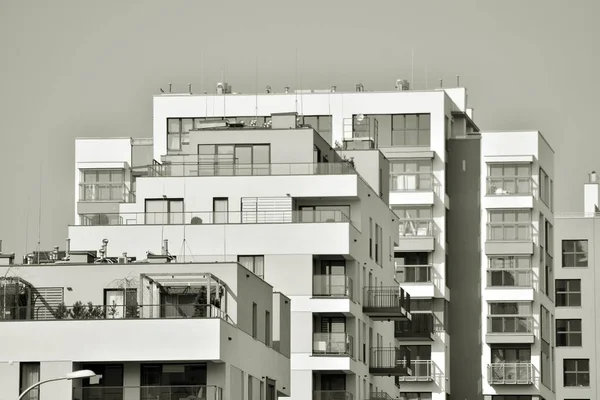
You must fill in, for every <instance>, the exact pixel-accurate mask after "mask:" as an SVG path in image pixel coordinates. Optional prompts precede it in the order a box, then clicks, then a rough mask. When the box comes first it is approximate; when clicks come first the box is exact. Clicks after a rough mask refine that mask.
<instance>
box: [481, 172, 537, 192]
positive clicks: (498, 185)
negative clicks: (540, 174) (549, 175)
mask: <svg viewBox="0 0 600 400" xmlns="http://www.w3.org/2000/svg"><path fill="white" fill-rule="evenodd" d="M532 193H533V179H532V178H531V177H530V176H528V177H523V176H521V177H513V176H495V177H488V178H487V194H488V195H494V196H514V195H531V194H532Z"/></svg>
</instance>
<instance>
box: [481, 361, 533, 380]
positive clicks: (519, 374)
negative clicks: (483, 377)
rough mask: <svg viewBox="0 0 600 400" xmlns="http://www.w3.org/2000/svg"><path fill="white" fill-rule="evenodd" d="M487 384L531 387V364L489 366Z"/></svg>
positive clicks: (517, 363) (495, 364) (496, 364)
mask: <svg viewBox="0 0 600 400" xmlns="http://www.w3.org/2000/svg"><path fill="white" fill-rule="evenodd" d="M488 382H489V384H490V385H531V384H533V364H532V363H531V362H516V363H494V364H489V365H488Z"/></svg>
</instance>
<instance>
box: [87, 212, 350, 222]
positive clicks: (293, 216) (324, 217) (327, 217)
mask: <svg viewBox="0 0 600 400" xmlns="http://www.w3.org/2000/svg"><path fill="white" fill-rule="evenodd" d="M331 222H351V221H350V218H349V217H348V216H347V215H346V214H344V213H343V212H342V211H338V210H310V211H296V210H281V211H223V212H219V211H215V212H213V211H186V212H134V213H114V214H111V213H103V214H80V225H86V226H106V225H202V224H277V223H331Z"/></svg>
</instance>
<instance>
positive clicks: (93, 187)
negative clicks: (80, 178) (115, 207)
mask: <svg viewBox="0 0 600 400" xmlns="http://www.w3.org/2000/svg"><path fill="white" fill-rule="evenodd" d="M79 201H90V202H94V201H96V202H111V201H112V202H122V203H130V202H135V195H134V194H132V193H131V192H130V191H129V188H128V187H127V185H126V184H124V183H80V184H79Z"/></svg>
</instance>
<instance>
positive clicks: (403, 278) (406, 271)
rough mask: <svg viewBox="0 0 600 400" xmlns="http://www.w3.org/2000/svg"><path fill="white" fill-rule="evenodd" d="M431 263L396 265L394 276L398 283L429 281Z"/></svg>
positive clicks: (430, 280)
mask: <svg viewBox="0 0 600 400" xmlns="http://www.w3.org/2000/svg"><path fill="white" fill-rule="evenodd" d="M431 273H432V266H431V265H397V266H396V277H397V278H398V282H400V283H431V282H432V279H431Z"/></svg>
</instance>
